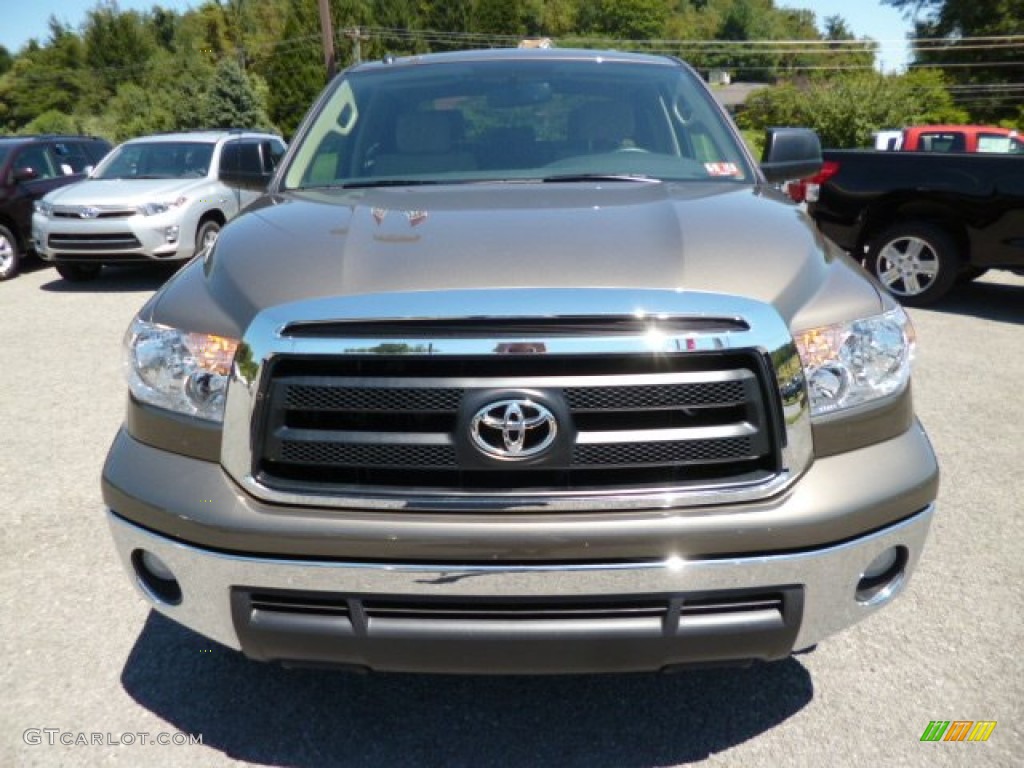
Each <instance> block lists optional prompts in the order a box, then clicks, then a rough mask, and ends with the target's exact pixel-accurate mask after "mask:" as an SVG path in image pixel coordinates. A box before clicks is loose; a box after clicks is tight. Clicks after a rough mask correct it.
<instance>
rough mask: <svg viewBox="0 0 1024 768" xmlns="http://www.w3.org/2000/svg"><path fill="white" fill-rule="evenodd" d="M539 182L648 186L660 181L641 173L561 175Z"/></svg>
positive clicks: (546, 177)
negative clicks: (612, 182) (610, 183)
mask: <svg viewBox="0 0 1024 768" xmlns="http://www.w3.org/2000/svg"><path fill="white" fill-rule="evenodd" d="M541 181H543V182H544V183H549V182H556V181H568V182H573V181H642V182H647V183H648V184H657V183H658V182H660V181H661V179H656V178H654V177H652V176H645V175H644V174H642V173H562V174H557V175H555V176H545V177H544V178H542V179H541Z"/></svg>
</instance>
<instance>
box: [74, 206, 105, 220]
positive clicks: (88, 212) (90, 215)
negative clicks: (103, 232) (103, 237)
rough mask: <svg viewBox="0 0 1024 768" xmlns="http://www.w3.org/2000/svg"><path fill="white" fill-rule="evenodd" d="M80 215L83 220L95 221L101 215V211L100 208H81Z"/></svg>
mask: <svg viewBox="0 0 1024 768" xmlns="http://www.w3.org/2000/svg"><path fill="white" fill-rule="evenodd" d="M78 215H79V216H80V217H81V218H83V219H95V218H96V217H97V216H99V215H100V209H99V208H80V209H79V210H78Z"/></svg>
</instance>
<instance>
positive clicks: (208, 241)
mask: <svg viewBox="0 0 1024 768" xmlns="http://www.w3.org/2000/svg"><path fill="white" fill-rule="evenodd" d="M219 234H220V230H219V229H217V228H216V227H207V228H206V229H205V230H203V239H202V240H200V242H199V248H200V250H205V249H207V248H209V247H210V246H211V245H213V244H214V243H215V242H217V235H219Z"/></svg>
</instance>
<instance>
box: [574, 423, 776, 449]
mask: <svg viewBox="0 0 1024 768" xmlns="http://www.w3.org/2000/svg"><path fill="white" fill-rule="evenodd" d="M754 434H757V430H756V429H755V428H754V426H753V425H752V424H747V423H745V422H744V423H742V424H733V425H731V426H727V427H683V428H680V429H630V430H613V431H609V432H580V433H579V434H578V435H577V436H576V444H577V445H606V444H609V443H610V444H616V443H667V442H671V441H675V440H720V439H724V438H730V437H745V436H746V435H754Z"/></svg>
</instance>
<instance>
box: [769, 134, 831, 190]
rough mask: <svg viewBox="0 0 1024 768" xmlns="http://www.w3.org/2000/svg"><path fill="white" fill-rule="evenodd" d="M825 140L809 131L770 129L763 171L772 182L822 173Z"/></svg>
mask: <svg viewBox="0 0 1024 768" xmlns="http://www.w3.org/2000/svg"><path fill="white" fill-rule="evenodd" d="M821 163H822V159H821V141H820V140H819V139H818V134H816V133H815V132H814V131H812V130H810V129H809V128H769V129H768V130H766V131H765V132H764V154H763V155H762V156H761V171H762V172H763V173H764V175H765V178H767V179H768V181H773V182H777V181H786V180H787V179H802V178H804V177H805V176H813V175H814V174H816V173H817V172H818V171H819V170H821Z"/></svg>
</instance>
